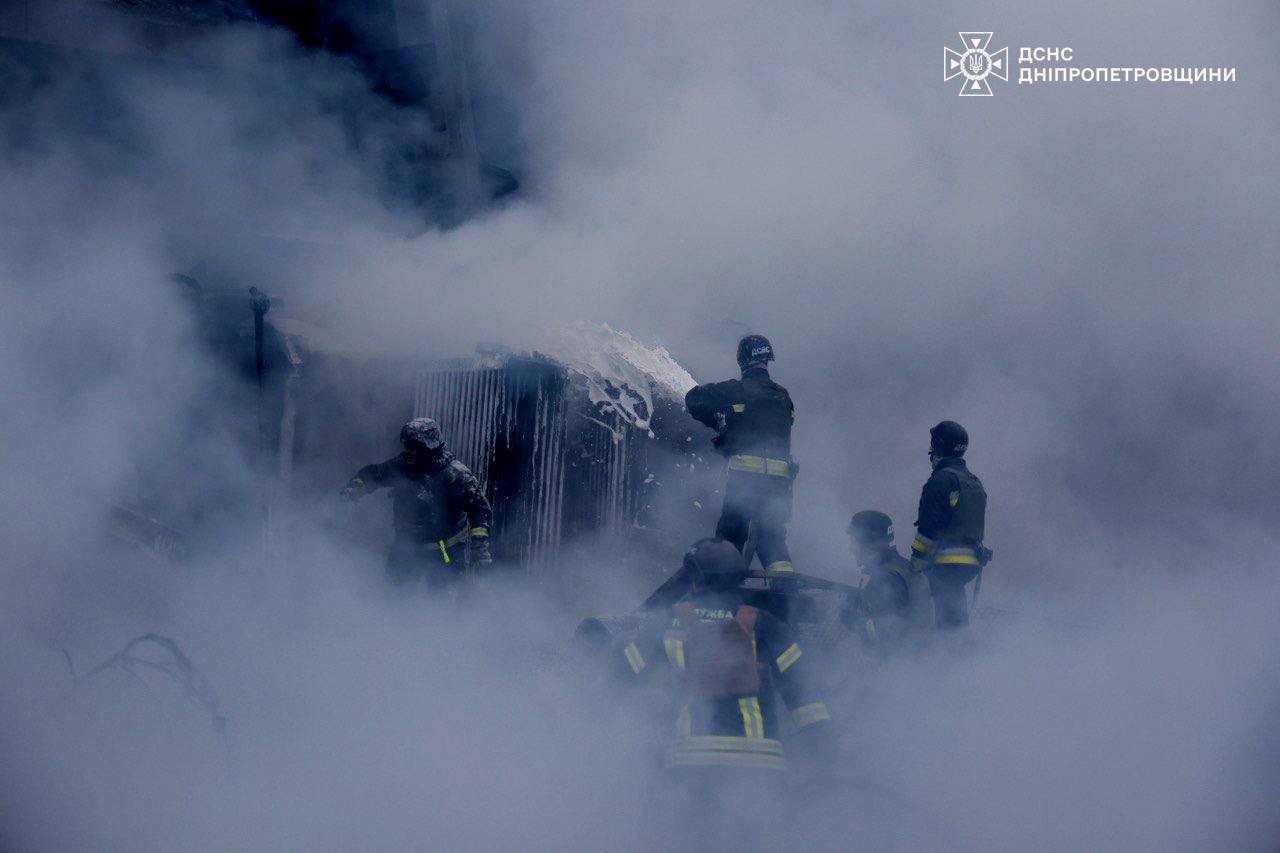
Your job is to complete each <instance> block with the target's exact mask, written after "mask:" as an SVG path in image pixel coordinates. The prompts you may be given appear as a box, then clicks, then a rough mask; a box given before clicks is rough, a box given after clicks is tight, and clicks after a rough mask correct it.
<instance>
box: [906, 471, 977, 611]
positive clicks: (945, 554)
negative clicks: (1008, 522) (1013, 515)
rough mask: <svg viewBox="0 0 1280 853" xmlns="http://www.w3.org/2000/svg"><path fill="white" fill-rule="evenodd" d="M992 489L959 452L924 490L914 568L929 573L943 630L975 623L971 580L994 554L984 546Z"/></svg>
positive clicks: (935, 474)
mask: <svg viewBox="0 0 1280 853" xmlns="http://www.w3.org/2000/svg"><path fill="white" fill-rule="evenodd" d="M986 515H987V492H986V489H984V488H983V487H982V481H981V480H979V479H978V478H977V477H975V476H974V475H973V473H972V472H971V471H969V468H968V466H966V465H965V463H964V460H963V459H961V458H960V457H958V456H953V457H948V458H945V459H942V460H939V461H938V463H937V465H936V466H935V467H934V470H933V474H932V476H930V477H929V480H928V482H926V483H925V484H924V490H923V491H922V492H921V493H920V511H919V513H918V515H917V518H916V538H915V539H914V540H913V541H912V543H911V566H912V568H913V569H914V570H915V571H916V572H917V573H927V574H928V580H929V589H930V591H931V593H932V596H933V611H934V622H935V624H936V625H937V627H939V628H959V627H961V626H964V625H967V624H968V623H969V604H968V602H967V600H966V598H965V591H964V589H965V584H967V583H969V581H971V580H973V579H974V578H976V577H977V576H978V573H979V572H980V571H981V569H982V565H983V561H984V559H986V558H987V557H989V556H990V552H989V551H986V550H985V549H984V548H983V545H982V537H983V534H984V532H985V527H986Z"/></svg>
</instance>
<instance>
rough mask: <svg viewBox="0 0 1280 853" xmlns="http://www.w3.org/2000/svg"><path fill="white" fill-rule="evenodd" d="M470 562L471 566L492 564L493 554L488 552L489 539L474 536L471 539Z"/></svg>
mask: <svg viewBox="0 0 1280 853" xmlns="http://www.w3.org/2000/svg"><path fill="white" fill-rule="evenodd" d="M471 564H472V565H473V566H491V565H493V555H492V554H490V553H489V540H488V539H487V538H482V537H476V538H473V539H472V540H471Z"/></svg>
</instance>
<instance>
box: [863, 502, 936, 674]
mask: <svg viewBox="0 0 1280 853" xmlns="http://www.w3.org/2000/svg"><path fill="white" fill-rule="evenodd" d="M848 533H849V542H850V545H851V546H852V548H853V553H854V557H855V558H856V559H857V561H858V568H859V569H861V570H862V574H863V576H864V582H863V584H862V590H861V592H862V595H861V597H860V600H859V601H858V606H857V607H856V608H855V609H854V610H852V611H850V612H849V613H846V615H845V621H846V624H848V625H849V626H850V627H851V628H853V629H855V630H857V631H859V632H860V633H861V634H862V636H863V638H864V639H865V640H867V641H868V642H869V643H871V644H873V645H877V646H880V647H881V648H883V649H892V648H895V647H898V646H900V645H901V644H902V642H903V640H904V639H905V638H906V637H907V635H908V634H910V633H912V631H913V630H914V629H918V628H929V627H932V626H933V599H932V597H931V596H930V592H929V582H928V581H927V580H926V579H925V577H924V575H923V574H922V573H920V572H916V571H913V570H912V568H911V563H910V562H909V561H908V560H907V559H906V558H905V557H903V556H902V555H901V554H899V553H898V549H897V548H896V547H895V546H894V544H893V521H892V519H890V518H889V516H887V515H885V514H884V513H883V512H878V511H876V510H873V509H864V510H862V511H861V512H858V513H855V514H854V516H853V518H852V520H850V522H849V528H848Z"/></svg>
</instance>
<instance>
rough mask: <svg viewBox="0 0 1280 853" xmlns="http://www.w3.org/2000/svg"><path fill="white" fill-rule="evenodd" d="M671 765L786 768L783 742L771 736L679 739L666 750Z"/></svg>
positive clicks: (668, 763)
mask: <svg viewBox="0 0 1280 853" xmlns="http://www.w3.org/2000/svg"><path fill="white" fill-rule="evenodd" d="M667 766H668V767H706V766H734V767H767V768H773V769H778V770H781V769H783V767H784V763H783V754H782V744H781V743H780V742H778V741H776V740H773V739H772V738H746V737H720V736H714V735H700V736H697V737H682V738H677V739H676V742H675V743H674V744H672V746H671V748H670V749H669V750H668V751H667Z"/></svg>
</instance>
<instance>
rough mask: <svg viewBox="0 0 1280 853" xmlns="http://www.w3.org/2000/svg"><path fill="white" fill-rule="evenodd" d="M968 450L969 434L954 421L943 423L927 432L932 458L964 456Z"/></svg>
mask: <svg viewBox="0 0 1280 853" xmlns="http://www.w3.org/2000/svg"><path fill="white" fill-rule="evenodd" d="M968 449H969V433H967V432H965V428H964V427H962V426H960V424H958V423H956V422H955V421H943V422H942V423H940V424H938V425H937V426H935V427H934V428H933V429H931V430H929V450H931V451H933V455H934V456H939V457H942V458H946V457H948V456H964V452H965V451H966V450H968Z"/></svg>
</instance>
